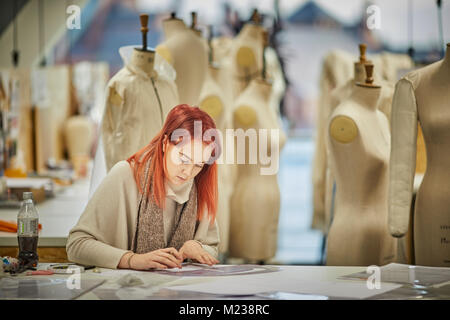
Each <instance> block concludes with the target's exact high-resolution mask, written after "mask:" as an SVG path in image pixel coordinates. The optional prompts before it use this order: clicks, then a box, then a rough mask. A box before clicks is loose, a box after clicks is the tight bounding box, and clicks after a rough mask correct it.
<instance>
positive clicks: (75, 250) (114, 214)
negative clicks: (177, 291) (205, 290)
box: [66, 161, 219, 269]
mask: <svg viewBox="0 0 450 320" xmlns="http://www.w3.org/2000/svg"><path fill="white" fill-rule="evenodd" d="M138 203H139V192H138V188H137V185H136V182H135V179H134V176H133V172H132V170H131V167H130V165H129V164H128V162H126V161H119V162H118V163H117V164H115V165H114V167H112V168H111V170H110V172H109V173H108V175H107V176H106V177H105V178H104V179H103V181H102V183H101V184H100V185H99V187H98V188H97V190H96V191H95V193H94V195H93V196H92V198H91V199H90V201H89V202H88V204H87V206H86V208H85V210H84V212H83V213H82V215H81V217H80V219H79V220H78V223H77V224H76V225H75V227H73V228H72V229H71V230H70V232H69V237H68V239H67V244H66V250H67V256H68V259H69V260H70V261H72V262H76V263H80V264H84V265H95V266H98V267H104V268H110V269H116V268H117V266H118V264H119V262H120V259H121V258H122V256H123V255H124V254H125V253H126V252H128V251H131V240H132V237H133V236H134V234H135V231H136V219H137V213H138ZM203 216H204V217H206V215H203ZM193 240H197V241H199V242H200V243H201V244H202V247H203V249H205V250H206V251H207V252H208V253H209V254H211V255H212V256H213V257H215V258H217V257H218V244H219V231H218V228H217V222H216V221H214V222H213V223H212V224H211V223H210V220H209V219H207V218H204V219H202V220H200V221H197V224H196V230H195V235H194V239H193Z"/></svg>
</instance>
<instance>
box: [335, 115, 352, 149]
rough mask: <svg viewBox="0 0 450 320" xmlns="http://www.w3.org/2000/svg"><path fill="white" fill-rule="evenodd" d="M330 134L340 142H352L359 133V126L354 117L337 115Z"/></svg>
mask: <svg viewBox="0 0 450 320" xmlns="http://www.w3.org/2000/svg"><path fill="white" fill-rule="evenodd" d="M330 134H331V137H333V139H335V140H336V141H338V142H340V143H349V142H352V141H353V140H354V139H355V138H356V136H357V135H358V127H357V126H356V123H355V122H354V121H353V119H352V118H350V117H347V116H337V117H335V118H334V119H333V120H331V123H330Z"/></svg>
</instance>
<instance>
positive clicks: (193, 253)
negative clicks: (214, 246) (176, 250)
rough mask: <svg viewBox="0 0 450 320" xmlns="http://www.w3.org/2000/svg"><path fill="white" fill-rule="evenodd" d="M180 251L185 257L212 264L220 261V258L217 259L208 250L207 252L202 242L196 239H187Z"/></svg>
mask: <svg viewBox="0 0 450 320" xmlns="http://www.w3.org/2000/svg"><path fill="white" fill-rule="evenodd" d="M180 253H181V254H182V255H183V260H184V259H192V260H195V261H197V262H200V263H204V264H207V265H210V266H212V265H213V264H216V263H219V260H217V259H215V258H214V257H213V256H211V255H210V254H209V253H208V252H206V251H205V250H204V249H203V248H202V246H201V244H200V243H198V242H197V241H194V240H188V241H186V242H185V243H184V244H183V246H182V247H181V249H180Z"/></svg>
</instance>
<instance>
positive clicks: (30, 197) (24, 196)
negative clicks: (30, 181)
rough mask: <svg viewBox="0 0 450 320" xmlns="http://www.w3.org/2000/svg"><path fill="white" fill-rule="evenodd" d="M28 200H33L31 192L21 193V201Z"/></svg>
mask: <svg viewBox="0 0 450 320" xmlns="http://www.w3.org/2000/svg"><path fill="white" fill-rule="evenodd" d="M28 199H31V200H33V192H24V193H23V200H24V201H25V200H28Z"/></svg>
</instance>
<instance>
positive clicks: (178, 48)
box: [156, 18, 208, 106]
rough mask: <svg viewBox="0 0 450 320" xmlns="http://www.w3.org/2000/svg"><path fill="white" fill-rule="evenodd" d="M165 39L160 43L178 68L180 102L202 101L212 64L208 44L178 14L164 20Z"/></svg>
mask: <svg viewBox="0 0 450 320" xmlns="http://www.w3.org/2000/svg"><path fill="white" fill-rule="evenodd" d="M163 31H164V37H165V41H164V42H163V43H161V44H160V45H158V46H157V47H156V52H158V53H159V54H160V55H162V56H163V57H164V58H165V59H166V60H167V61H168V62H169V63H170V64H171V65H172V66H173V67H174V69H175V71H176V72H177V78H176V79H175V82H176V85H177V88H178V94H179V98H180V103H187V104H189V105H192V106H193V105H198V103H199V95H200V91H201V90H202V87H203V81H204V80H205V76H206V70H207V67H208V48H207V46H206V45H205V41H204V40H203V39H202V38H201V37H199V35H198V34H197V33H195V31H193V30H192V29H190V28H188V27H187V26H186V25H185V24H184V22H183V21H182V20H180V19H178V18H170V19H167V20H164V21H163Z"/></svg>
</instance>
